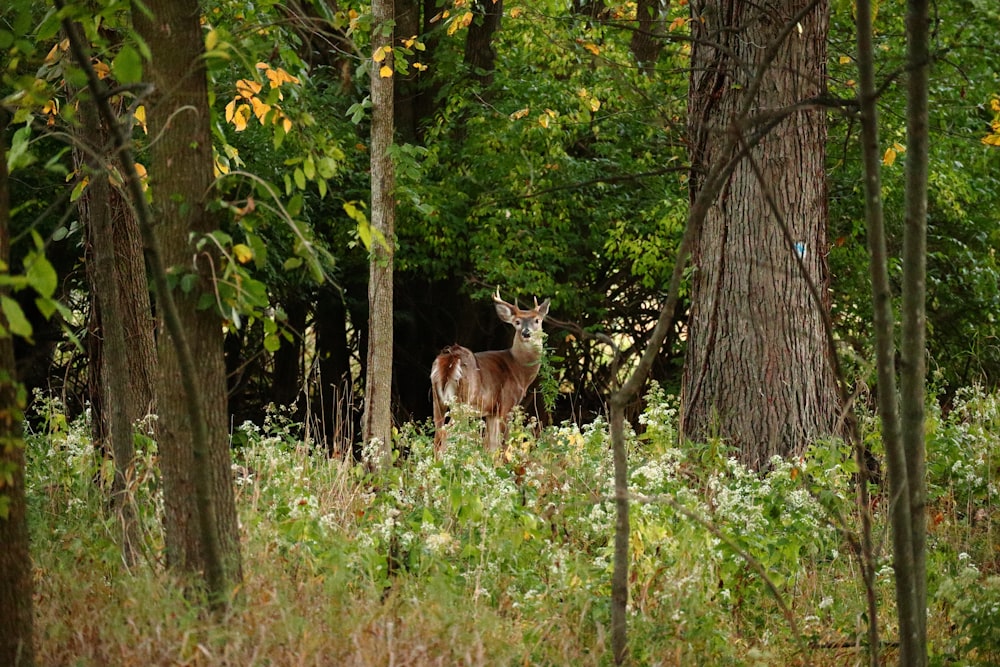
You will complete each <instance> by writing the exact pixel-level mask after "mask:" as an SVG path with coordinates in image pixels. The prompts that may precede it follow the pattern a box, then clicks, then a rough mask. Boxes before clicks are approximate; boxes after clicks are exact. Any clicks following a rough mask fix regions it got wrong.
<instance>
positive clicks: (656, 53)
mask: <svg viewBox="0 0 1000 667" xmlns="http://www.w3.org/2000/svg"><path fill="white" fill-rule="evenodd" d="M669 5H670V2H669V0H638V2H637V3H636V7H635V18H636V21H637V22H638V24H639V26H638V29H637V30H635V31H634V32H633V33H632V38H631V39H630V40H629V45H628V47H629V50H630V51H631V52H632V56H633V57H634V58H635V61H636V63H638V65H639V68H640V69H641V70H642V71H643V73H645V74H646V76H652V75H653V74H655V73H656V61H657V59H658V58H659V57H660V51H662V50H663V36H664V35H665V34H666V32H667V25H666V21H664V20H663V17H664V16H665V15H666V11H667V7H668V6H669Z"/></svg>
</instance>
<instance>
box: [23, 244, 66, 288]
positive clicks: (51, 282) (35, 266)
mask: <svg viewBox="0 0 1000 667" xmlns="http://www.w3.org/2000/svg"><path fill="white" fill-rule="evenodd" d="M25 264H26V266H27V271H26V273H27V276H28V284H29V285H31V286H32V287H33V288H35V291H36V292H38V293H39V294H40V295H42V296H43V297H51V296H52V295H53V294H55V291H56V287H58V286H59V276H58V275H56V270H55V268H53V266H52V263H51V262H49V260H48V258H46V257H45V255H42V254H39V253H34V252H32V253H29V254H28V256H27V258H26V259H25Z"/></svg>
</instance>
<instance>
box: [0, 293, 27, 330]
mask: <svg viewBox="0 0 1000 667" xmlns="http://www.w3.org/2000/svg"><path fill="white" fill-rule="evenodd" d="M0 309H2V310H3V315H4V318H5V319H6V320H7V328H8V329H9V330H10V332H11V333H12V334H14V335H15V336H20V337H21V338H26V339H29V340H30V339H31V322H29V321H28V318H27V317H25V316H24V311H23V310H21V305H20V304H19V303H18V302H17V301H14V299H12V298H10V297H9V296H2V297H0Z"/></svg>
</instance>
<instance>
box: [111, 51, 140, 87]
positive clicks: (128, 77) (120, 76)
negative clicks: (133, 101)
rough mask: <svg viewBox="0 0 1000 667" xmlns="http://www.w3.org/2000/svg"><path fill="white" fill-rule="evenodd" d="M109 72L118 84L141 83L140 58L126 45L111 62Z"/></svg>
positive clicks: (136, 52) (137, 53)
mask: <svg viewBox="0 0 1000 667" xmlns="http://www.w3.org/2000/svg"><path fill="white" fill-rule="evenodd" d="M111 71H112V72H114V75H115V78H116V79H117V80H118V82H119V83H122V84H129V83H139V82H140V81H142V57H141V56H140V55H139V52H138V51H136V50H135V49H134V48H132V47H131V46H130V45H128V44H126V45H125V46H123V47H122V49H121V51H119V52H118V55H117V56H115V59H114V60H113V61H112V62H111Z"/></svg>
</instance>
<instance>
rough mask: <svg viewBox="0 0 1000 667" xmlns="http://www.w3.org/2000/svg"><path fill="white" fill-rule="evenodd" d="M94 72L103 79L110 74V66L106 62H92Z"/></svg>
mask: <svg viewBox="0 0 1000 667" xmlns="http://www.w3.org/2000/svg"><path fill="white" fill-rule="evenodd" d="M94 72H95V73H96V74H97V78H98V79H104V78H106V77H107V76H108V75H109V74H111V68H110V67H108V64H107V63H104V62H101V61H98V62H96V63H94Z"/></svg>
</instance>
